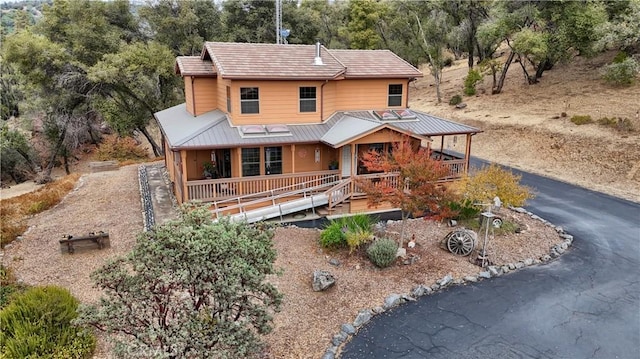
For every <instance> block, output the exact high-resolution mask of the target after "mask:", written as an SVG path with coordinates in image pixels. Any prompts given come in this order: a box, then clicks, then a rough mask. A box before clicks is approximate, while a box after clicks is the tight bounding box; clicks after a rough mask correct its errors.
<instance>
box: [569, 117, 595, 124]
mask: <svg viewBox="0 0 640 359" xmlns="http://www.w3.org/2000/svg"><path fill="white" fill-rule="evenodd" d="M570 121H571V122H573V123H574V124H576V125H578V126H580V125H585V124H587V123H592V122H593V119H591V116H589V115H575V116H572V117H571V120H570Z"/></svg>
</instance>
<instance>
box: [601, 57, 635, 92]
mask: <svg viewBox="0 0 640 359" xmlns="http://www.w3.org/2000/svg"><path fill="white" fill-rule="evenodd" d="M638 71H640V65H638V62H637V61H636V60H635V59H633V58H632V57H628V58H626V59H624V60H623V61H622V62H617V63H616V62H614V63H612V64H609V65H607V66H605V67H604V69H603V72H602V78H603V79H604V80H605V81H606V82H607V83H609V84H612V85H620V86H630V85H633V84H634V83H635V81H636V76H637V75H638Z"/></svg>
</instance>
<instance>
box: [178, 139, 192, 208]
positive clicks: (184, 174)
mask: <svg viewBox="0 0 640 359" xmlns="http://www.w3.org/2000/svg"><path fill="white" fill-rule="evenodd" d="M180 162H181V163H180V164H181V166H180V173H182V202H183V203H184V202H188V201H189V200H190V199H191V198H189V192H188V190H189V189H188V188H187V182H188V181H189V178H188V177H187V151H186V150H180Z"/></svg>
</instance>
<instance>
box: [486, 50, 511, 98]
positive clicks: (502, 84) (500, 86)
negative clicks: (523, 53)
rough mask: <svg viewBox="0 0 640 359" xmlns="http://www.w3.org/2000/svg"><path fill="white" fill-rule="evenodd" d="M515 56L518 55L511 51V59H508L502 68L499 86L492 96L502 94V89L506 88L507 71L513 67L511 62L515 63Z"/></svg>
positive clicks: (494, 89) (495, 88)
mask: <svg viewBox="0 0 640 359" xmlns="http://www.w3.org/2000/svg"><path fill="white" fill-rule="evenodd" d="M515 56H516V53H515V52H513V50H511V52H510V53H509V57H507V61H506V62H505V64H504V66H503V67H502V73H501V74H500V79H499V80H498V84H497V85H496V87H494V88H493V90H492V91H491V93H492V94H499V93H500V92H502V87H503V86H504V80H505V79H506V77H507V71H508V70H509V66H510V65H511V62H512V61H513V58H514V57H515Z"/></svg>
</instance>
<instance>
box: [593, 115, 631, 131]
mask: <svg viewBox="0 0 640 359" xmlns="http://www.w3.org/2000/svg"><path fill="white" fill-rule="evenodd" d="M598 124H599V125H601V126H607V127H611V128H613V129H616V130H618V131H622V132H631V131H633V124H632V123H631V120H629V119H628V118H622V117H618V118H615V117H611V118H609V117H602V118H600V119H598Z"/></svg>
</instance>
